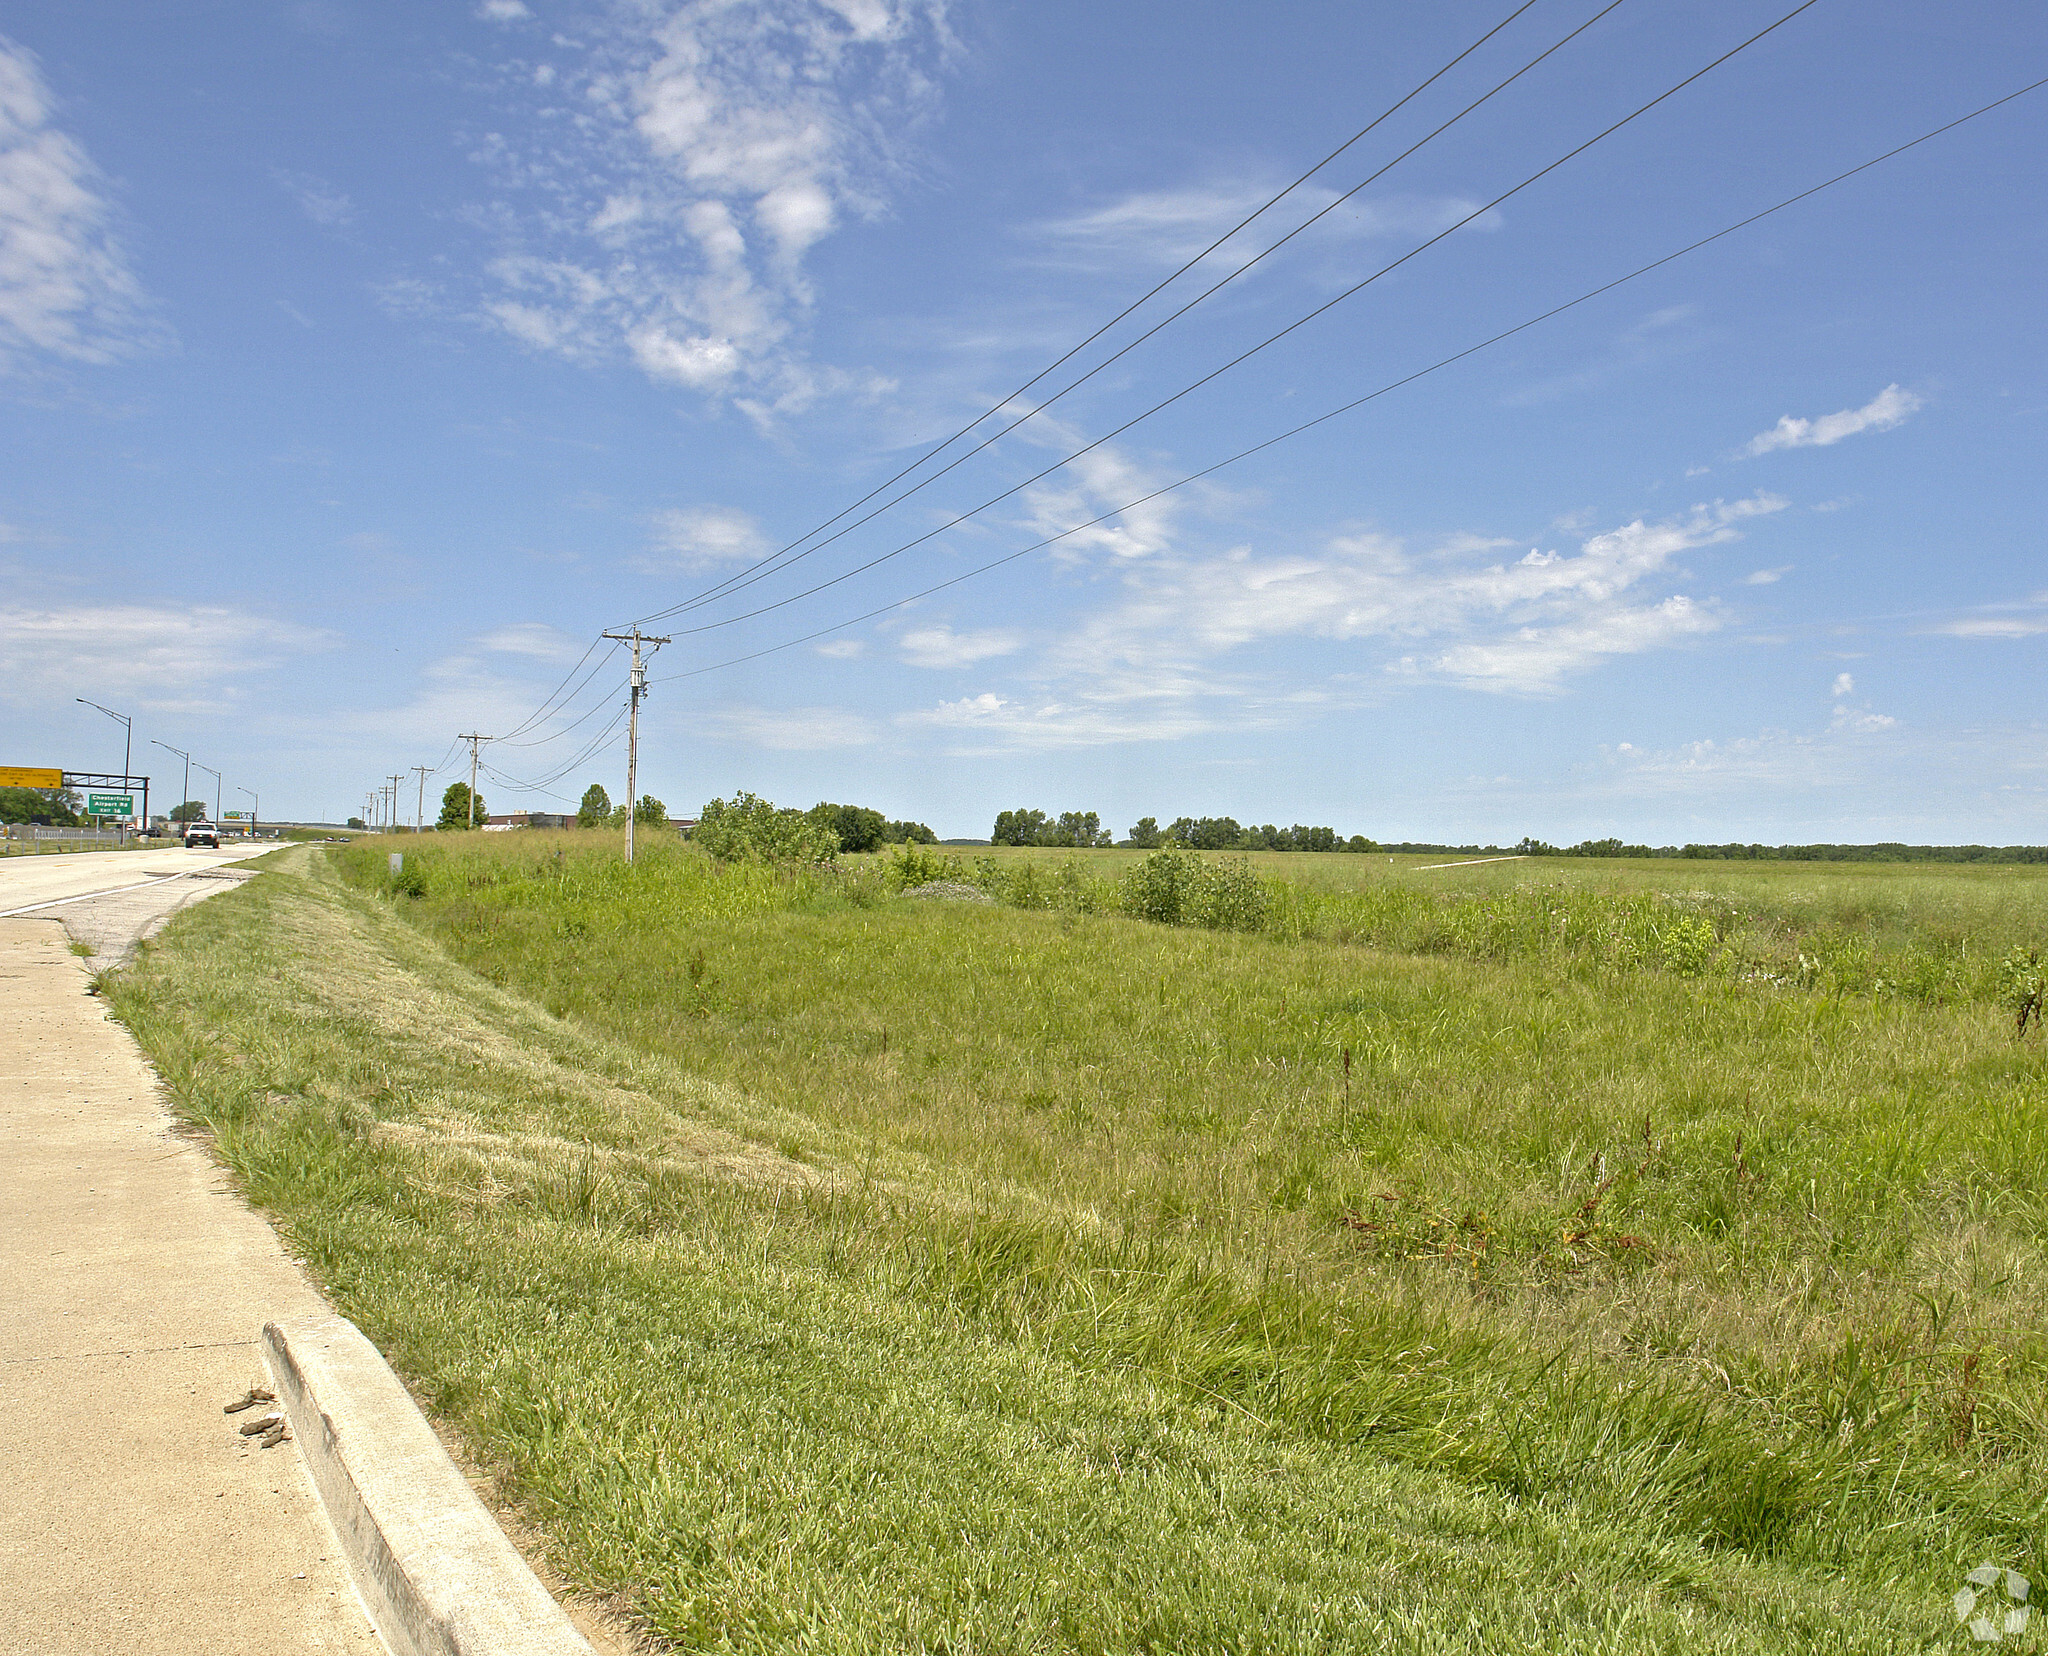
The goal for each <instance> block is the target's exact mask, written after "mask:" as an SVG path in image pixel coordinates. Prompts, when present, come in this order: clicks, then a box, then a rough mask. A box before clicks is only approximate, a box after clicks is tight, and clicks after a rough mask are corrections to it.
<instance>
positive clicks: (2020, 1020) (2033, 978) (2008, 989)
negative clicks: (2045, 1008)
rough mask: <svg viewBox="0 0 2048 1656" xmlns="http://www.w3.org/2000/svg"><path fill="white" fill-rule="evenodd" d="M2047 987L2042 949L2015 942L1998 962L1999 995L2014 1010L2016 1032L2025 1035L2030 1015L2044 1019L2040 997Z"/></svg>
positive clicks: (2037, 1021)
mask: <svg viewBox="0 0 2048 1656" xmlns="http://www.w3.org/2000/svg"><path fill="white" fill-rule="evenodd" d="M2044 987H2048V969H2044V968H2043V966H2042V963H2041V951H2040V950H2039V949H2032V948H2028V947H2027V946H2026V945H2024V944H2015V945H2014V946H2013V947H2012V948H2011V949H2009V950H2007V951H2006V956H2005V958H2004V959H2003V960H2001V961H2000V962H1999V963H1998V998H1999V999H2000V1000H2001V1001H2003V1002H2004V1003H2005V1005H2006V1007H2007V1008H2008V1009H2009V1010H2010V1011H2011V1012H2012V1015H2013V1022H2014V1024H2015V1025H2016V1028H2015V1030H2014V1033H2015V1034H2016V1035H2024V1034H2026V1032H2027V1021H2028V1020H2029V1019H2030V1018H2031V1019H2032V1020H2033V1022H2034V1023H2035V1024H2036V1025H2037V1026H2038V1025H2039V1023H2040V1021H2041V996H2042V992H2043V989H2044Z"/></svg>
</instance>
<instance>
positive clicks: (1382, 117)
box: [641, 0, 1619, 620]
mask: <svg viewBox="0 0 2048 1656" xmlns="http://www.w3.org/2000/svg"><path fill="white" fill-rule="evenodd" d="M1536 3H1537V0H1522V4H1521V5H1519V6H1517V7H1515V9H1514V10H1513V11H1511V12H1509V13H1508V14H1507V16H1505V17H1503V18H1502V19H1501V20H1500V21H1499V22H1498V23H1496V24H1494V26H1493V27H1492V28H1490V29H1488V30H1487V31H1486V33H1485V34H1483V35H1481V36H1480V37H1479V38H1478V39H1477V40H1475V41H1473V42H1472V44H1471V45H1469V46H1467V47H1466V48H1465V49H1464V50H1463V51H1462V52H1460V53H1458V55H1457V56H1456V57H1454V58H1452V59H1451V60H1450V61H1449V62H1448V63H1446V64H1444V65H1443V67H1442V68H1440V69H1438V70H1437V71H1436V72H1435V73H1434V74H1432V75H1431V76H1429V78H1428V79H1426V80H1424V81H1421V82H1419V83H1417V84H1416V85H1415V86H1414V87H1412V88H1410V89H1409V90H1408V91H1407V92H1406V93H1404V94H1403V95H1402V96H1401V97H1400V98H1398V99H1396V100H1395V101H1394V102H1393V103H1391V104H1389V105H1388V106H1387V107H1386V108H1385V109H1383V110H1381V111H1380V113H1379V114H1378V115H1376V116H1374V117H1373V118H1372V119H1371V120H1370V121H1368V122H1367V123H1366V124H1365V125H1364V126H1362V127H1360V128H1359V129H1358V130H1357V131H1356V132H1354V133H1353V134H1352V135H1351V136H1350V137H1349V138H1347V139H1345V140H1344V142H1343V143H1341V144H1339V145H1338V146H1337V147H1336V148H1335V149H1333V150H1331V151H1330V153H1329V154H1328V155H1326V156H1324V157H1323V158H1322V159H1321V160H1320V161H1318V162H1317V163H1316V164H1315V165H1314V166H1312V167H1310V168H1309V169H1308V170H1307V171H1306V172H1304V173H1302V174H1301V175H1300V176H1299V177H1298V178H1296V179H1295V180H1294V181H1293V182H1292V183H1290V184H1289V185H1287V187H1286V188H1285V189H1282V190H1280V191H1279V192H1277V193H1276V194H1274V195H1271V196H1268V197H1267V198H1266V200H1264V201H1263V202H1261V203H1260V204H1259V205H1258V206H1257V207H1255V208H1253V209H1252V211H1251V212H1249V213H1248V214H1246V215H1245V216H1244V217H1243V218H1241V219H1239V220H1238V221H1237V223H1235V224H1234V225H1232V226H1231V227H1230V228H1229V229H1228V230H1226V231H1224V232H1223V234H1222V235H1220V236H1218V237H1217V238H1216V239H1215V240H1214V241H1212V242H1210V243H1209V245H1208V246H1206V247H1204V248H1203V249H1202V250H1201V251H1200V252H1199V253H1197V254H1195V256H1194V257H1193V258H1191V259H1189V260H1188V261H1187V262H1186V263H1185V264H1183V265H1181V266H1180V267H1179V268H1178V269H1176V270H1174V271H1173V272H1172V273H1171V274H1169V275H1167V276H1166V277H1165V278H1164V279H1162V280H1161V281H1160V282H1158V283H1157V284H1156V285H1155V286H1153V287H1151V288H1149V289H1147V290H1146V291H1145V292H1144V293H1142V294H1140V295H1139V296H1138V297H1137V298H1136V299H1133V300H1132V301H1131V302H1130V303H1129V304H1128V305H1126V306H1124V308H1123V309H1122V310H1120V311H1118V312H1117V313H1116V315H1114V316H1112V317H1111V318H1110V319H1109V320H1108V321H1107V322H1104V323H1103V324H1102V325H1101V326H1100V327H1099V328H1097V329H1096V330H1095V331H1094V332H1093V333H1091V334H1090V335H1088V337H1087V338H1086V339H1083V340H1081V341H1080V342H1079V343H1078V344H1075V345H1073V346H1072V347H1070V348H1069V349H1068V350H1067V351H1066V352H1065V353H1064V354H1063V355H1060V356H1058V357H1055V358H1054V359H1053V360H1052V361H1051V362H1049V363H1047V364H1046V365H1045V366H1044V367H1043V368H1041V369H1039V370H1038V372H1037V373H1035V374H1033V375H1032V376H1031V378H1029V379H1028V380H1026V381H1025V382H1024V383H1023V384H1022V385H1020V386H1018V387H1017V389H1016V390H1014V391H1012V392H1010V393H1009V395H1008V396H1006V397H1003V398H1000V399H999V400H998V401H997V402H995V403H994V404H993V405H992V406H990V407H989V408H987V409H985V410H983V411H982V412H981V413H979V414H977V415H975V416H974V418H973V419H971V420H969V421H968V422H967V424H965V425H964V426H962V427H961V428H960V429H959V430H958V431H955V432H953V433H952V434H951V435H950V436H948V437H946V438H944V439H942V440H941V441H940V442H938V443H937V444H935V445H933V446H932V447H931V448H929V449H927V450H925V452H924V453H923V454H921V455H919V456H918V457H917V458H916V459H915V460H913V461H911V462H910V464H909V465H907V466H905V467H904V468H903V469H902V470H901V471H899V472H897V473H896V474H895V476H893V477H888V478H884V479H883V480H882V481H881V482H880V483H877V484H876V485H875V486H874V487H873V488H872V489H870V490H869V491H868V492H867V493H866V494H864V495H862V496H861V497H860V499H858V500H856V501H854V502H853V503H852V504H851V505H849V506H847V507H845V508H844V509H842V510H841V511H838V512H835V513H834V514H833V515H832V516H831V517H829V518H827V519H825V521H824V522H823V523H820V524H818V525H816V526H815V527H814V528H811V529H808V530H806V531H805V532H804V533H803V534H801V535H799V536H797V537H796V539H795V540H793V541H791V542H789V543H788V544H787V545H786V546H782V547H779V548H778V549H777V550H775V551H774V552H771V553H769V554H768V555H767V556H766V557H764V558H762V559H760V560H758V561H757V562H755V563H753V564H750V565H748V566H747V567H746V568H745V569H741V570H738V571H735V573H734V574H732V575H731V576H728V577H727V578H726V579H725V580H723V581H720V582H718V583H716V585H714V586H713V587H711V588H710V589H708V590H707V593H706V594H704V595H700V596H715V595H716V594H717V593H718V592H720V591H721V590H723V589H724V588H725V587H727V586H729V585H730V584H731V583H732V582H734V581H738V580H740V579H742V578H744V577H746V576H749V575H751V574H753V573H754V571H755V570H758V569H761V568H763V567H765V566H766V565H768V564H771V563H773V562H775V561H776V560H777V559H779V558H781V557H782V556H783V555H784V554H785V553H788V552H792V551H794V550H795V549H796V548H797V547H799V546H802V545H803V543H804V542H805V541H807V540H809V539H810V538H811V537H812V536H813V535H817V534H822V533H823V532H824V531H825V530H827V529H829V528H831V527H832V525H833V524H835V523H837V522H838V521H839V520H840V519H841V518H843V517H846V516H848V515H850V514H851V513H854V512H857V511H859V510H860V508H861V507H863V506H865V505H866V504H867V503H868V502H869V501H871V500H873V499H874V498H875V496H876V495H878V494H880V493H882V492H883V490H885V489H889V488H893V487H894V486H895V485H896V484H898V483H900V482H902V481H903V479H904V478H906V477H908V476H909V475H910V474H911V473H912V472H914V471H916V470H917V469H918V467H920V466H922V465H924V464H926V463H927V462H928V461H930V460H933V459H935V458H937V456H939V455H940V454H943V453H944V452H945V451H946V450H947V449H949V448H951V447H952V446H953V444H955V443H957V442H958V441H959V440H960V439H961V438H963V437H965V436H967V435H969V434H970V433H971V432H972V431H973V430H974V428H975V427H976V426H978V425H980V424H981V423H982V421H984V420H986V419H988V418H989V417H990V416H991V415H993V414H996V413H998V412H1000V411H1001V410H1002V409H1003V408H1005V407H1007V406H1008V405H1009V404H1010V403H1012V402H1014V401H1015V400H1016V399H1017V398H1019V397H1021V396H1023V395H1024V393H1025V392H1027V391H1029V390H1030V389H1031V388H1032V387H1033V386H1034V385H1036V384H1037V383H1038V382H1039V381H1040V380H1042V379H1044V378H1045V377H1046V376H1047V375H1048V374H1050V373H1052V372H1053V371H1054V370H1055V369H1057V368H1060V367H1062V366H1064V365H1065V364H1066V363H1068V362H1071V361H1072V360H1073V359H1074V358H1075V357H1076V356H1078V355H1080V353H1081V352H1082V351H1085V350H1086V349H1087V348H1088V347H1089V346H1090V345H1092V344H1094V343H1095V341H1096V340H1098V339H1100V338H1101V337H1102V336H1103V335H1104V334H1106V333H1108V332H1109V330H1110V329H1111V328H1113V327H1115V326H1116V325H1117V324H1118V323H1119V322H1121V321H1123V320H1124V318H1126V317H1127V316H1129V315H1131V314H1132V313H1133V312H1134V311H1137V310H1139V309H1141V308H1142V307H1143V306H1144V305H1145V304H1147V303H1148V302H1149V301H1151V300H1152V299H1154V298H1156V297H1157V296H1158V295H1159V294H1161V293H1163V292H1165V290H1166V289H1167V288H1169V287H1171V286H1172V285H1173V284H1174V283H1175V282H1177V281H1179V280H1180V278H1181V277H1183V276H1185V275H1186V274H1187V273H1188V272H1189V271H1191V270H1193V269H1194V268H1195V266H1197V265H1198V264H1200V263H1201V262H1202V261H1203V260H1204V259H1206V258H1208V257H1209V255H1210V254H1212V253H1214V252H1215V251H1216V250H1217V249H1218V248H1220V247H1222V246H1223V245H1224V244H1225V243H1226V242H1228V241H1229V240H1230V239H1231V238H1232V237H1233V236H1235V235H1237V234H1239V232H1241V231H1243V230H1246V229H1248V228H1249V227H1250V226H1251V225H1252V223H1253V222H1254V221H1255V220H1257V219H1259V218H1261V217H1263V216H1264V215H1265V214H1266V213H1267V212H1269V211H1271V210H1272V209H1273V208H1274V207H1276V206H1278V205H1279V204H1280V203H1281V202H1282V201H1284V200H1286V199H1287V197H1288V196H1290V195H1292V194H1293V193H1294V192H1295V191H1296V190H1298V189H1300V188H1301V186H1302V185H1304V184H1306V183H1307V182H1308V181H1309V180H1310V179H1311V178H1313V177H1315V175H1316V174H1317V173H1319V172H1321V171H1322V170H1323V168H1325V167H1327V166H1328V165H1329V164H1330V163H1331V162H1332V161H1334V160H1336V159H1337V157H1338V156H1340V155H1342V154H1343V153H1344V152H1345V151H1346V150H1348V149H1350V148H1351V147H1352V146H1353V145H1355V144H1357V143H1358V142H1359V141H1360V140H1362V139H1364V138H1365V137H1367V136H1368V135H1370V134H1371V133H1372V132H1374V131H1375V130H1376V129H1377V128H1379V127H1380V126H1381V125H1382V124H1384V123H1385V122H1386V121H1388V120H1390V119H1391V118H1392V117H1393V116H1395V115H1396V114H1398V113H1399V112H1400V111H1401V110H1402V109H1404V108H1406V107H1407V106H1408V105H1409V104H1410V103H1413V102H1414V101H1415V99H1417V98H1418V97H1420V96H1421V95H1422V94H1423V93H1424V92H1426V91H1428V90H1429V88H1430V87H1432V86H1434V85H1435V84H1436V83H1437V82H1438V81H1440V80H1442V79H1443V78H1444V76H1446V75H1447V74H1449V73H1450V72H1451V71H1452V70H1453V69H1455V68H1457V66H1458V65H1459V64H1461V63H1463V62H1464V61H1465V60H1466V59H1467V58H1468V57H1470V56H1471V55H1472V54H1473V53H1474V52H1476V51H1478V50H1479V48H1480V47H1482V46H1484V45H1485V44H1486V43H1487V42H1488V41H1490V40H1492V39H1493V37H1494V36H1495V35H1497V34H1499V33H1500V32H1501V31H1502V30H1503V29H1505V28H1507V27H1508V25H1509V24H1511V23H1513V22H1514V21H1515V20H1516V19H1517V18H1518V17H1520V16H1521V15H1522V14H1523V13H1524V12H1526V11H1528V10H1529V9H1530V8H1531V7H1532V6H1534V5H1535V4H1536ZM1617 3H1619V0H1617ZM1608 10H1609V11H1611V10H1613V7H1612V6H1610V7H1609V8H1608ZM1601 15H1602V16H1605V15H1606V13H1605V12H1603V13H1602V14H1601ZM1595 21H1597V19H1595ZM1574 32H1575V33H1576V32H1578V31H1574ZM1567 38H1569V37H1567ZM1559 44H1560V45H1561V44H1563V42H1560V43H1559ZM1551 50H1553V51H1555V50H1556V48H1555V47H1553V48H1551ZM1545 55H1546V56H1547V55H1548V53H1546V54H1545ZM1526 67H1533V65H1530V66H1525V68H1526ZM1522 72H1523V71H1517V73H1518V74H1519V73H1522ZM1495 90H1496V91H1497V90H1498V88H1496V89H1495ZM1491 95H1492V94H1491V93H1489V94H1488V96H1489V97H1490V96H1491ZM1376 176H1377V175H1376ZM1367 182H1370V180H1368V181H1367ZM1362 187H1363V186H1360V188H1362ZM1355 194H1357V189H1353V190H1351V191H1347V192H1346V194H1345V195H1344V196H1341V197H1339V198H1338V202H1341V201H1344V200H1347V199H1349V197H1350V196H1351V195H1355ZM1338 202H1332V203H1331V206H1332V207H1334V206H1336V205H1338ZM1324 211H1325V212H1327V211H1329V208H1325V209H1324ZM1316 216H1317V217H1318V218H1320V217H1321V216H1322V214H1320V213H1319V214H1317V215H1316ZM1310 222H1311V223H1312V222H1314V221H1313V220H1311V221H1310ZM1306 227H1307V226H1305V225H1304V226H1300V227H1299V228H1300V229H1305V228H1306ZM1297 233H1298V231H1297ZM1276 245H1277V244H1276ZM1267 251H1268V252H1271V251H1272V249H1271V248H1268V249H1267ZM1261 257H1264V255H1263V254H1262V255H1261ZM1239 274H1242V272H1239ZM669 613H671V612H670V611H668V610H661V611H657V612H656V614H657V615H666V614H669ZM641 619H642V620H652V619H654V617H653V616H643V617H642V618H641Z"/></svg>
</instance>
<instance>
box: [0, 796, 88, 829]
mask: <svg viewBox="0 0 2048 1656" xmlns="http://www.w3.org/2000/svg"><path fill="white" fill-rule="evenodd" d="M80 803H81V801H80V800H79V797H78V795H77V794H76V793H75V792H73V791H72V790H71V789H69V788H0V822H34V823H39V824H41V825H42V826H43V827H45V828H75V827H77V826H78V807H79V804H80Z"/></svg>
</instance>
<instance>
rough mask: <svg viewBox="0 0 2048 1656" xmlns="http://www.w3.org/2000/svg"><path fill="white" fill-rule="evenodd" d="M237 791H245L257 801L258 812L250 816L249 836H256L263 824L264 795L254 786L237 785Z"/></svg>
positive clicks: (252, 837)
mask: <svg viewBox="0 0 2048 1656" xmlns="http://www.w3.org/2000/svg"><path fill="white" fill-rule="evenodd" d="M235 792H236V793H245V794H247V795H248V796H249V797H250V799H251V800H253V801H254V802H255V806H256V814H255V815H254V816H252V817H250V818H249V837H250V838H251V839H254V838H255V837H256V830H257V829H258V828H260V827H262V826H263V796H262V795H261V794H259V793H258V792H257V791H256V790H255V789H254V788H244V787H239V786H238V787H237V788H236V789H235Z"/></svg>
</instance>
